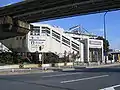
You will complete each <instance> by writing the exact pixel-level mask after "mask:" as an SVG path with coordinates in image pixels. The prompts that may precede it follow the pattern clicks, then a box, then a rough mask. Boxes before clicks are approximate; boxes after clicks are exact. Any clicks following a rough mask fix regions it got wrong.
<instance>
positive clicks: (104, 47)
mask: <svg viewBox="0 0 120 90" xmlns="http://www.w3.org/2000/svg"><path fill="white" fill-rule="evenodd" d="M97 39H99V40H103V49H104V53H105V51H106V54H107V53H108V51H109V41H108V40H105V38H103V37H102V36H98V37H97Z"/></svg>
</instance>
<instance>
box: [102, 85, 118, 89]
mask: <svg viewBox="0 0 120 90" xmlns="http://www.w3.org/2000/svg"><path fill="white" fill-rule="evenodd" d="M116 87H120V85H114V86H111V87H107V88H103V89H100V90H115V89H114V88H116Z"/></svg>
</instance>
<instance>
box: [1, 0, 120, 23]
mask: <svg viewBox="0 0 120 90" xmlns="http://www.w3.org/2000/svg"><path fill="white" fill-rule="evenodd" d="M119 8H120V0H25V1H22V2H19V3H16V4H13V5H9V6H5V7H2V8H0V16H4V15H9V16H11V17H13V18H14V19H20V20H22V21H27V22H29V23H33V22H37V21H44V20H50V19H56V18H63V17H69V16H75V15H84V14H90V13H98V12H104V11H107V10H109V11H111V10H117V9H119Z"/></svg>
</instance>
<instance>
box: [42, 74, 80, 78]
mask: <svg viewBox="0 0 120 90" xmlns="http://www.w3.org/2000/svg"><path fill="white" fill-rule="evenodd" d="M74 74H82V73H65V74H57V75H49V76H42V77H60V76H68V75H74Z"/></svg>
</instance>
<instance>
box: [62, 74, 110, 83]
mask: <svg viewBox="0 0 120 90" xmlns="http://www.w3.org/2000/svg"><path fill="white" fill-rule="evenodd" d="M107 76H109V75H101V76H94V77H88V78H81V79H75V80H68V81H61V82H60V83H71V82H77V81H83V80H90V79H96V78H102V77H107Z"/></svg>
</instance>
